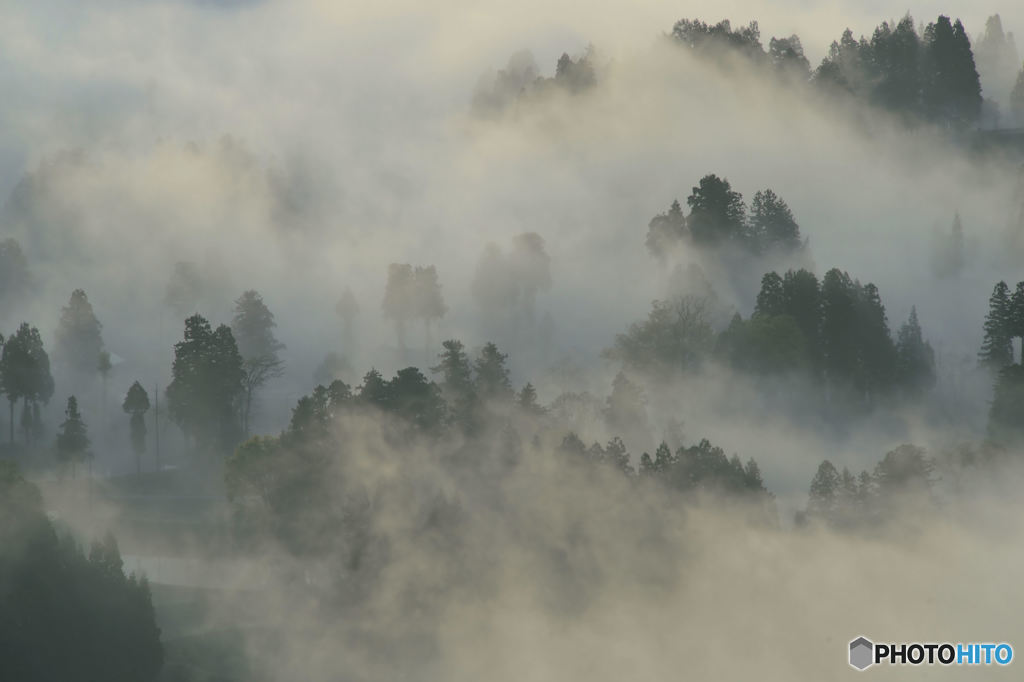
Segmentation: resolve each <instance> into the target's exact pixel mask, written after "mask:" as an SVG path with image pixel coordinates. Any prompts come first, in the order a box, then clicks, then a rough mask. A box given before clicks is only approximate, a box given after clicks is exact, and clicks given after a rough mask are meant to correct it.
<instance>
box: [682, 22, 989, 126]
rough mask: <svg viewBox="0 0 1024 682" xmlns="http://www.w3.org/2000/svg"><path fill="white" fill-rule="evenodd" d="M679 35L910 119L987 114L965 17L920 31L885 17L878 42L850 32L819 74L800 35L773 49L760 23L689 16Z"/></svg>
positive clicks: (967, 121)
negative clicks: (740, 24)
mask: <svg viewBox="0 0 1024 682" xmlns="http://www.w3.org/2000/svg"><path fill="white" fill-rule="evenodd" d="M671 37H672V39H673V40H674V41H675V42H676V43H677V44H679V45H682V46H684V47H686V48H687V49H689V50H691V51H694V52H695V53H698V54H702V55H708V56H712V57H715V58H717V57H720V56H721V54H722V52H723V51H725V52H729V53H734V54H738V55H741V56H743V57H745V58H747V59H749V60H751V61H752V62H754V63H755V64H758V65H769V66H771V67H772V68H773V69H775V70H777V71H779V72H781V73H784V74H786V75H787V76H788V77H791V78H793V79H794V80H796V81H803V82H812V83H814V84H815V85H818V86H820V87H822V88H824V89H826V90H828V91H830V92H835V91H841V92H845V93H848V94H849V95H851V96H853V97H856V98H858V99H860V100H862V101H865V102H869V103H871V104H874V105H877V106H880V107H884V108H886V109H888V110H890V111H893V112H896V113H898V114H901V115H903V116H905V117H906V120H908V121H914V120H920V119H924V120H930V121H933V122H936V123H939V124H942V125H948V126H954V127H966V126H969V125H972V124H974V123H975V122H976V121H977V120H978V118H979V116H980V115H981V106H982V96H981V82H980V78H979V76H978V70H977V67H976V65H975V62H974V53H973V51H972V49H971V42H970V39H969V38H968V36H967V32H966V30H965V29H964V26H963V24H962V23H961V22H960V20H959V19H957V20H955V21H951V20H950V18H949V17H947V16H945V15H940V16H939V17H938V18H937V19H936V20H935V21H934V22H932V23H930V24H928V25H927V26H923V27H922V28H921V29H918V27H916V26H915V25H914V20H913V18H911V16H910V15H909V14H908V15H906V16H905V17H903V19H901V20H900V21H898V22H895V23H894V24H890V23H889V22H883V23H882V24H880V25H879V26H878V27H877V28H876V29H875V31H874V33H872V35H871V38H870V39H868V38H865V37H863V36H862V37H861V38H860V39H857V38H855V37H854V35H853V32H852V31H850V30H849V29H847V30H846V31H845V32H844V33H843V35H842V37H841V38H840V39H839V40H837V41H835V42H833V43H832V45H831V47H830V48H829V51H828V55H827V56H826V57H825V58H824V59H823V60H822V63H821V65H820V66H818V68H817V69H815V70H814V71H813V72H812V71H811V68H810V63H809V62H808V60H807V58H806V57H805V56H804V51H803V46H802V45H801V43H800V38H799V37H798V36H795V35H794V36H790V37H789V38H772V39H771V41H770V43H769V47H768V49H767V50H765V48H764V46H763V45H762V43H761V32H760V30H759V28H758V25H757V22H751V23H750V24H749V25H747V26H744V27H741V28H738V29H733V28H732V25H731V24H730V23H729V21H727V20H726V21H721V22H719V23H717V24H714V25H709V24H706V23H704V22H702V21H698V20H690V19H682V20H680V21H678V22H676V24H675V26H674V27H673V29H672V33H671Z"/></svg>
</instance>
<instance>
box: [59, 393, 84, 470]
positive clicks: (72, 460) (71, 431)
mask: <svg viewBox="0 0 1024 682" xmlns="http://www.w3.org/2000/svg"><path fill="white" fill-rule="evenodd" d="M91 456H92V455H91V454H90V453H89V434H88V430H87V429H86V426H85V422H84V421H82V413H81V412H79V411H78V400H76V399H75V396H71V397H69V398H68V404H67V408H66V409H65V410H64V421H63V422H62V423H61V425H60V430H59V431H58V432H57V459H58V460H60V461H61V462H62V463H64V464H70V465H71V476H72V477H74V476H75V466H76V465H77V464H78V463H79V462H82V461H84V460H85V459H87V458H89V457H91Z"/></svg>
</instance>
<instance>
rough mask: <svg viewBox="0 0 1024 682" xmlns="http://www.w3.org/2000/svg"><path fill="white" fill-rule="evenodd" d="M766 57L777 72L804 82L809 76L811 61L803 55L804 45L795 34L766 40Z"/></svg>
mask: <svg viewBox="0 0 1024 682" xmlns="http://www.w3.org/2000/svg"><path fill="white" fill-rule="evenodd" d="M768 58H769V59H770V60H771V63H772V66H774V67H775V68H776V69H777V70H778V71H779V72H781V73H782V74H783V75H785V76H788V77H790V78H792V79H794V80H795V81H797V82H806V81H807V79H808V78H810V75H811V63H810V62H808V61H807V57H805V56H804V46H803V45H802V44H801V43H800V37H799V36H797V35H791V36H790V37H788V38H772V39H771V40H770V41H769V42H768Z"/></svg>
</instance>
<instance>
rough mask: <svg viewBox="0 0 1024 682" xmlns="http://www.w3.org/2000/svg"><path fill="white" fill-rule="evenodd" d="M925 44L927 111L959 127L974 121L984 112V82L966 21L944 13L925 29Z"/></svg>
mask: <svg viewBox="0 0 1024 682" xmlns="http://www.w3.org/2000/svg"><path fill="white" fill-rule="evenodd" d="M924 46H925V49H924V59H923V67H922V68H923V70H924V73H923V78H922V81H923V84H922V85H923V87H922V99H923V103H924V107H925V111H926V112H927V114H928V115H929V116H930V117H931V118H932V119H934V120H937V121H942V122H946V123H949V124H951V125H954V126H957V127H964V126H967V125H971V124H973V123H974V122H975V121H976V120H977V119H978V116H979V115H980V114H981V99H982V98H981V81H980V79H979V77H978V71H977V69H976V68H975V64H974V55H973V53H972V52H971V42H970V39H969V38H968V37H967V32H966V31H965V30H964V26H963V24H962V23H960V20H959V19H957V20H956V21H955V22H953V23H950V20H949V17H947V16H945V15H940V16H939V18H938V19H936V20H935V22H933V23H931V24H928V27H927V28H926V29H925V32H924Z"/></svg>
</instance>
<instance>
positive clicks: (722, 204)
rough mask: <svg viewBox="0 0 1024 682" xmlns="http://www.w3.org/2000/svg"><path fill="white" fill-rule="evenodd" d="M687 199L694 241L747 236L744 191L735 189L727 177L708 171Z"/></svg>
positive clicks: (712, 243) (716, 241) (717, 241)
mask: <svg viewBox="0 0 1024 682" xmlns="http://www.w3.org/2000/svg"><path fill="white" fill-rule="evenodd" d="M686 203H687V205H688V206H689V207H690V216H689V217H688V218H687V223H688V224H689V227H690V235H691V236H692V237H693V241H694V243H696V244H698V245H700V246H715V245H718V244H721V243H723V242H728V241H742V240H743V239H744V238H745V236H746V223H747V209H746V206H745V205H744V204H743V195H742V194H740V193H739V192H734V191H733V189H732V187H731V186H730V185H729V181H728V180H727V179H724V178H719V177H718V176H717V175H714V174H712V175H705V176H704V177H703V178H701V179H700V183H699V186H697V187H694V188H693V190H692V193H691V194H690V196H689V197H687V199H686Z"/></svg>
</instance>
